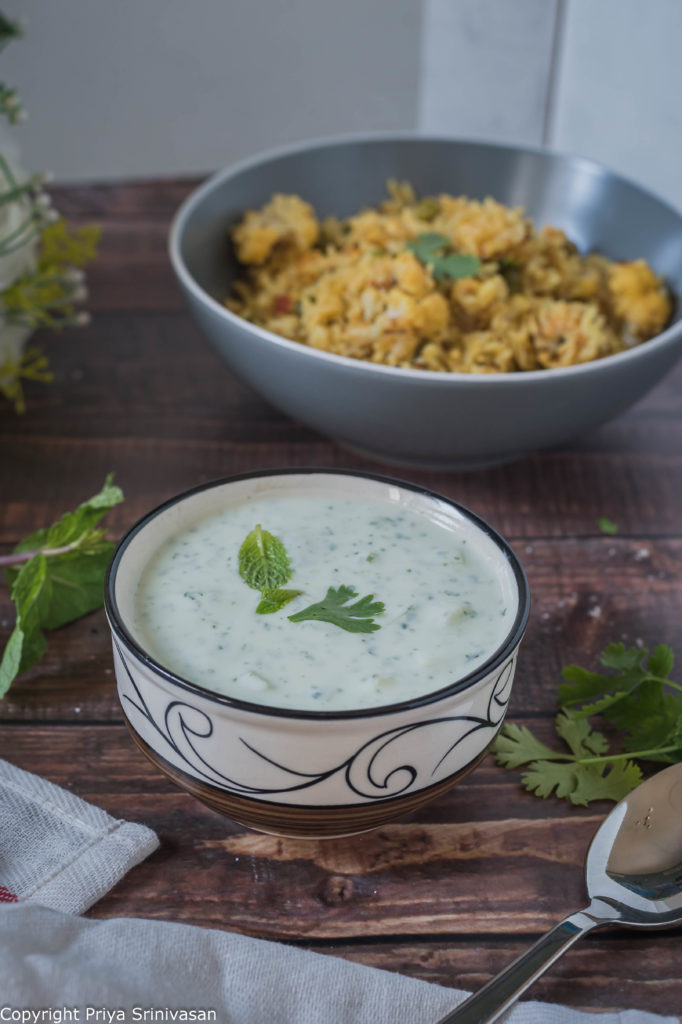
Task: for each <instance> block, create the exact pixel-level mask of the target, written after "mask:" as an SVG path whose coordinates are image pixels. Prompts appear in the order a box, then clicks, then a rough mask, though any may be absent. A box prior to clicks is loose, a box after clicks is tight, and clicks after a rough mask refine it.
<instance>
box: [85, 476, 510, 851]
mask: <svg viewBox="0 0 682 1024" xmlns="http://www.w3.org/2000/svg"><path fill="white" fill-rule="evenodd" d="M292 489H295V490H296V493H297V494H301V493H302V492H303V493H313V494H314V493H325V494H328V493H330V492H331V491H334V492H338V493H339V494H343V495H345V496H347V495H348V494H349V493H352V494H353V495H355V496H360V497H362V496H363V495H365V496H367V497H368V498H373V499H376V498H380V499H384V500H386V501H387V502H390V503H391V505H392V507H393V508H396V506H398V507H409V508H413V509H418V510H421V511H423V512H425V513H426V514H427V515H429V516H434V517H435V516H438V519H439V522H440V523H441V525H442V523H443V521H444V520H446V521H449V522H451V523H452V524H453V528H455V526H456V523H457V522H460V523H461V521H462V518H463V519H464V520H465V522H466V523H468V524H471V526H472V527H473V529H474V535H475V537H476V540H477V543H478V544H479V546H480V547H481V548H482V549H483V551H484V553H485V554H486V556H487V557H489V558H491V559H492V560H493V564H497V565H498V566H499V572H500V574H503V575H504V578H505V579H506V580H508V581H509V580H510V581H511V583H510V585H511V587H512V589H513V590H515V591H516V595H517V601H516V611H515V614H514V615H513V616H511V619H510V625H509V633H508V634H507V637H506V638H505V640H504V643H503V644H502V645H501V646H500V647H499V648H498V649H497V650H495V651H491V653H490V656H489V657H488V659H487V660H486V661H485V662H484V663H483V665H481V666H480V668H478V669H477V670H476V671H474V672H473V673H471V674H470V675H468V676H466V677H464V678H459V679H453V681H452V683H451V685H448V686H446V687H444V688H442V689H440V690H438V691H437V692H434V693H428V694H426V695H424V696H418V697H415V698H414V699H412V700H408V701H403V702H402V703H400V704H392V705H385V706H382V707H377V708H367V709H362V710H350V711H326V712H325V711H296V710H290V709H279V708H276V707H271V706H266V705H260V704H257V703H251V702H247V701H243V700H237V699H234V698H230V697H226V696H223V695H222V694H218V693H214V692H212V691H210V690H208V689H206V688H204V687H202V686H199V685H197V684H196V683H193V682H191V681H190V680H188V679H183V678H181V677H179V676H177V675H175V674H174V673H173V672H171V671H169V670H168V669H167V668H165V667H164V666H162V665H160V664H159V663H158V662H157V661H155V660H154V658H153V657H152V656H151V655H150V654H149V653H148V652H147V651H145V650H144V649H143V647H142V646H141V644H140V641H139V639H138V638H137V637H136V635H135V631H134V628H133V627H132V626H131V622H132V605H133V595H134V592H135V588H136V586H137V582H138V580H139V578H140V573H141V570H142V568H143V567H144V565H145V564H146V563H147V561H148V560H149V559H150V557H151V556H152V555H153V554H154V552H155V551H156V550H157V549H158V548H159V546H160V545H161V544H162V543H163V542H164V541H165V540H166V539H168V538H169V537H170V536H172V535H174V534H175V533H177V532H178V531H181V530H182V529H184V528H186V527H187V526H188V525H190V524H191V523H193V522H195V521H196V520H197V519H198V518H202V517H203V516H206V515H209V514H211V513H213V512H216V511H218V510H219V509H222V508H224V507H225V506H226V505H227V504H230V503H231V502H233V501H235V502H238V501H239V500H241V497H243V496H244V495H246V494H247V493H248V494H251V495H254V496H255V495H258V496H267V495H269V494H273V495H281V494H282V493H285V492H287V491H289V492H291V490H292ZM105 600H106V610H107V615H108V618H109V623H110V626H111V631H112V637H113V645H114V662H115V667H116V679H117V683H118V692H119V697H120V700H121V706H122V708H123V713H124V715H125V719H126V723H127V725H128V727H129V729H130V732H131V734H132V736H133V739H134V740H135V741H136V743H137V744H138V746H139V747H140V748H141V749H142V751H143V752H144V753H145V754H146V755H147V757H149V758H150V760H151V761H153V762H154V764H156V765H157V766H158V767H159V768H160V769H161V770H162V771H163V772H164V773H165V774H166V775H168V776H169V777H170V778H171V779H173V780H174V781H175V782H176V783H177V784H178V785H179V786H181V787H182V788H183V789H185V790H187V791H188V792H190V793H192V794H194V795H195V796H196V797H198V798H199V799H200V800H202V801H203V802H204V803H206V804H208V805H209V806H211V807H213V808H215V809H216V810H218V811H221V812H222V813H224V814H226V815H227V816H229V817H231V818H233V819H235V820H236V821H239V822H241V823H243V824H246V825H249V826H251V827H253V828H256V829H259V830H261V831H266V832H272V833H276V834H280V835H303V836H311V837H312V836H315V837H323V836H333V835H345V834H349V833H354V832H361V831H365V830H367V829H371V828H374V827H376V826H378V825H382V824H385V823H386V822H387V821H392V820H395V819H397V818H400V817H403V816H404V815H405V814H408V813H409V812H410V811H412V810H414V809H415V808H416V807H419V806H420V805H421V804H423V803H425V802H427V801H428V800H431V799H433V798H434V797H435V796H438V795H439V794H440V793H442V792H444V791H445V790H447V789H449V788H450V787H451V786H453V785H454V784H455V783H456V782H457V781H458V780H459V779H460V778H461V777H462V776H464V775H465V774H467V773H468V772H469V771H471V769H472V768H474V767H475V766H476V765H477V764H478V762H479V761H480V760H481V758H482V757H483V756H484V755H485V753H486V751H487V750H488V747H489V746H490V744H491V742H492V741H493V739H494V738H495V736H496V734H497V732H498V730H499V728H500V726H501V724H502V720H503V718H504V714H505V710H506V707H507V702H508V700H509V696H510V692H511V687H512V680H513V677H514V666H515V663H516V655H517V650H518V646H519V643H520V641H521V638H522V636H523V631H524V629H525V626H526V621H527V618H528V608H529V595H528V584H527V581H526V577H525V574H524V572H523V569H522V567H521V565H520V563H519V561H518V559H517V558H516V556H515V555H514V553H513V551H512V550H511V548H510V547H509V545H508V544H507V543H506V541H504V540H503V539H502V538H501V537H500V536H499V535H498V534H497V533H495V531H494V530H492V529H491V528H490V527H489V526H487V525H486V524H485V523H484V522H483V521H482V520H480V519H479V518H478V517H477V516H475V515H473V514H472V513H471V512H468V511H467V510H465V509H463V508H461V507H460V506H458V505H456V504H455V503H454V502H452V501H450V500H449V499H447V498H443V497H440V496H439V495H437V494H434V493H433V492H431V491H427V490H425V489H423V488H420V487H416V486H413V485H412V484H408V483H401V482H399V481H393V480H389V479H387V478H384V477H379V476H373V475H371V474H352V473H346V472H343V471H335V470H299V469H296V470H293V469H292V470H273V471H271V472H267V471H266V472H261V473H250V474H244V475H241V476H236V477H231V478H229V479H226V480H219V481H217V482H215V483H210V484H206V485H203V486H201V487H198V488H195V489H194V490H192V491H188V492H186V493H184V494H180V495H178V496H177V497H175V498H172V499H171V500H170V501H167V502H166V503H165V504H164V505H161V506H160V507H159V508H157V509H154V510H153V511H152V512H150V513H149V514H148V515H146V516H145V517H144V518H143V519H141V520H140V521H139V522H138V523H137V524H136V525H135V526H133V528H132V529H131V530H130V531H129V532H128V533H127V534H126V536H125V537H124V538H123V539H122V540H121V542H120V544H119V545H118V548H117V550H116V552H115V554H114V557H113V559H112V563H111V566H110V569H109V573H108V577H107V582H106V597H105Z"/></svg>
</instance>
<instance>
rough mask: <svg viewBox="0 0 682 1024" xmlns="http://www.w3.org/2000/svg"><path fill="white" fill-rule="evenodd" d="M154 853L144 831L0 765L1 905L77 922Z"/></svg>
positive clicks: (150, 837)
mask: <svg viewBox="0 0 682 1024" xmlns="http://www.w3.org/2000/svg"><path fill="white" fill-rule="evenodd" d="M158 845H159V840H158V839H157V837H156V835H155V833H154V832H152V830H151V829H149V828H145V826H144V825H133V824H132V823H131V822H129V821H117V820H116V819H115V818H112V817H111V816H110V815H109V814H106V812H105V811H102V810H100V808H99V807H93V805H92V804H88V803H86V802H85V800H81V799H80V797H77V796H74V794H73V793H69V792H68V791H67V790H65V789H61V788H60V787H59V786H55V785H54V784H53V783H51V782H47V781H46V780H45V779H41V778H40V777H39V776H38V775H31V774H30V772H25V771H22V770H21V768H15V766H14V765H11V764H9V763H8V762H7V761H0V902H2V903H15V902H19V901H26V900H30V901H31V902H32V903H40V904H41V905H42V906H44V907H54V908H55V909H57V910H65V911H67V912H68V913H70V914H82V913H83V911H84V910H87V909H88V907H91V906H92V904H93V903H96V902H97V900H99V899H101V897H102V896H104V894H105V893H106V892H108V891H109V889H111V888H113V886H114V885H116V883H117V882H118V880H119V879H120V878H123V876H124V875H125V873H126V871H129V870H130V868H132V867H133V866H134V865H135V864H139V863H140V861H142V860H144V859H145V857H148V856H149V854H150V853H152V851H153V850H155V849H156V848H157V846H158Z"/></svg>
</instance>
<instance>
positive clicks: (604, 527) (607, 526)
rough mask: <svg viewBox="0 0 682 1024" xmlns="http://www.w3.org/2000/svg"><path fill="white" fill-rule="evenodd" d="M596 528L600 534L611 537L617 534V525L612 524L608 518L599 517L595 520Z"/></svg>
mask: <svg viewBox="0 0 682 1024" xmlns="http://www.w3.org/2000/svg"><path fill="white" fill-rule="evenodd" d="M597 526H598V527H599V529H600V530H601V532H602V533H606V534H609V535H610V536H612V537H613V536H614V535H615V534H616V533H618V523H614V522H613V521H612V520H611V519H609V518H608V516H600V517H599V519H598V520H597Z"/></svg>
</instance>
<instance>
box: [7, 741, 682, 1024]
mask: <svg viewBox="0 0 682 1024" xmlns="http://www.w3.org/2000/svg"><path fill="white" fill-rule="evenodd" d="M157 843H158V841H157V839H156V836H155V835H154V833H153V832H150V830H149V829H146V828H144V827H143V826H140V825H132V824H130V823H128V822H122V821H115V820H114V819H113V818H111V817H109V815H107V814H105V813H104V812H103V811H101V810H100V809H99V808H96V807H93V806H92V805H90V804H86V803H85V802H84V801H82V800H80V799H78V798H77V797H75V796H73V794H71V793H67V792H66V791H65V790H62V789H59V787H57V786H54V785H53V784H51V783H48V782H45V780H43V779H39V778H37V777H36V776H34V775H29V774H28V773H27V772H23V771H20V770H19V769H16V768H13V767H12V766H10V765H8V764H7V763H6V762H1V761H0V900H3V899H4V905H2V906H0V1020H13V1021H17V1022H21V1024H38V1022H41V1024H60V1022H65V1021H67V1020H77V1021H79V1022H87V1021H92V1022H101V1024H113V1022H114V1021H117V1020H125V1021H126V1022H133V1021H144V1020H146V1021H173V1020H183V1019H185V1020H187V1019H190V1020H192V1019H194V1020H201V1019H205V1020H214V1021H216V1022H217V1024H422V1022H423V1024H436V1022H437V1021H439V1020H440V1018H441V1017H442V1016H443V1015H444V1014H446V1013H447V1012H449V1011H450V1010H452V1009H453V1008H454V1007H455V1006H456V1005H457V1003H459V1002H461V1001H462V999H464V998H465V996H466V993H465V992H461V991H457V990H454V989H447V988H442V987H441V986H438V985H431V984H428V983H427V982H424V981H416V980H414V979H411V978H406V977H402V976H401V975H398V974H391V973H389V972H386V971H379V970H376V969H374V968H370V967H365V966H363V965H361V964H354V963H350V962H348V961H345V960H342V959H340V958H339V957H334V956H323V955H320V954H317V953H308V952H305V951H302V950H299V949H295V948H294V947H292V946H285V945H281V944H277V943H273V942H266V941H263V940H260V939H253V938H248V937H246V936H244V935H235V934H232V933H230V932H223V931H210V930H208V929H204V928H195V927H190V926H189V925H180V924H168V923H165V922H160V921H145V920H136V919H134V918H128V919H124V918H118V919H117V918H114V919H111V920H104V921H94V920H84V919H83V918H79V917H77V916H75V914H76V913H77V912H78V911H81V910H83V909H85V908H86V907H88V906H90V905H91V904H92V903H93V902H94V901H95V900H96V899H97V898H98V897H99V896H101V895H102V894H103V893H104V892H105V891H106V890H107V889H108V888H110V887H111V886H112V885H114V884H115V882H116V881H118V879H119V878H120V877H121V876H122V875H123V874H124V872H125V871H127V870H128V868H130V867H132V866H133V865H134V864H136V863H138V862H139V861H140V860H142V859H143V858H144V857H145V856H147V854H149V853H150V852H151V851H152V850H153V849H155V847H156V846H157ZM3 894H4V895H3ZM41 904H42V905H41ZM54 908H57V909H54ZM60 911H68V913H63V912H60ZM568 955H569V956H570V952H569V954H568ZM31 1010H34V1011H36V1014H38V1012H39V1011H42V1012H41V1014H40V1015H39V1016H36V1017H32V1016H31V1015H30V1013H29V1011H31ZM183 1010H185V1011H187V1014H188V1015H187V1016H184V1017H183V1016H182V1015H180V1011H183ZM64 1011H69V1013H70V1015H67V1014H66V1013H64ZM76 1011H77V1012H76ZM118 1011H120V1013H121V1015H119V1014H118ZM200 1011H206V1013H207V1014H211V1013H212V1014H214V1015H213V1016H210V1015H208V1016H204V1017H202V1016H199V1015H197V1014H199V1013H200ZM97 1012H99V1014H100V1015H99V1016H97V1015H96V1013H97ZM145 1013H146V1014H147V1015H146V1016H145V1015H144V1014H145ZM192 1013H194V1016H192V1015H191V1014H192ZM12 1014H15V1016H12ZM507 1020H508V1024H678V1021H677V1019H676V1018H672V1017H660V1016H658V1015H656V1014H650V1013H643V1012H640V1011H634V1010H629V1011H625V1012H623V1013H606V1014H598V1015H594V1014H584V1013H580V1012H578V1011H576V1010H570V1009H567V1008H565V1007H561V1006H555V1005H551V1004H549V1003H536V1002H524V1003H522V1004H519V1005H518V1006H517V1007H515V1008H514V1009H513V1010H512V1011H511V1013H510V1014H509V1016H508V1018H507Z"/></svg>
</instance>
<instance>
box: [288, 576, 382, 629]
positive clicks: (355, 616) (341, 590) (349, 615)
mask: <svg viewBox="0 0 682 1024" xmlns="http://www.w3.org/2000/svg"><path fill="white" fill-rule="evenodd" d="M357 596H358V592H357V590H355V588H354V587H347V586H340V587H338V588H335V587H330V588H329V589H328V591H327V593H326V595H325V597H324V599H323V600H322V601H318V602H317V603H316V604H311V605H309V606H308V607H307V608H304V609H303V611H300V612H296V614H295V615H290V616H289V621H290V622H304V621H305V620H306V619H313V620H316V621H319V622H329V623H331V625H332V626H338V627H339V628H340V629H345V630H346V631H347V632H349V633H374V632H376V630H377V629H380V628H381V627H380V626H379V624H378V623H377V622H374V620H373V616H375V615H382V614H383V612H384V604H383V602H382V601H375V600H374V594H367V595H366V596H365V597H362V598H360V600H359V601H356V602H355V604H351V605H349V604H348V602H349V601H350V600H351V598H353V597H357Z"/></svg>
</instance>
